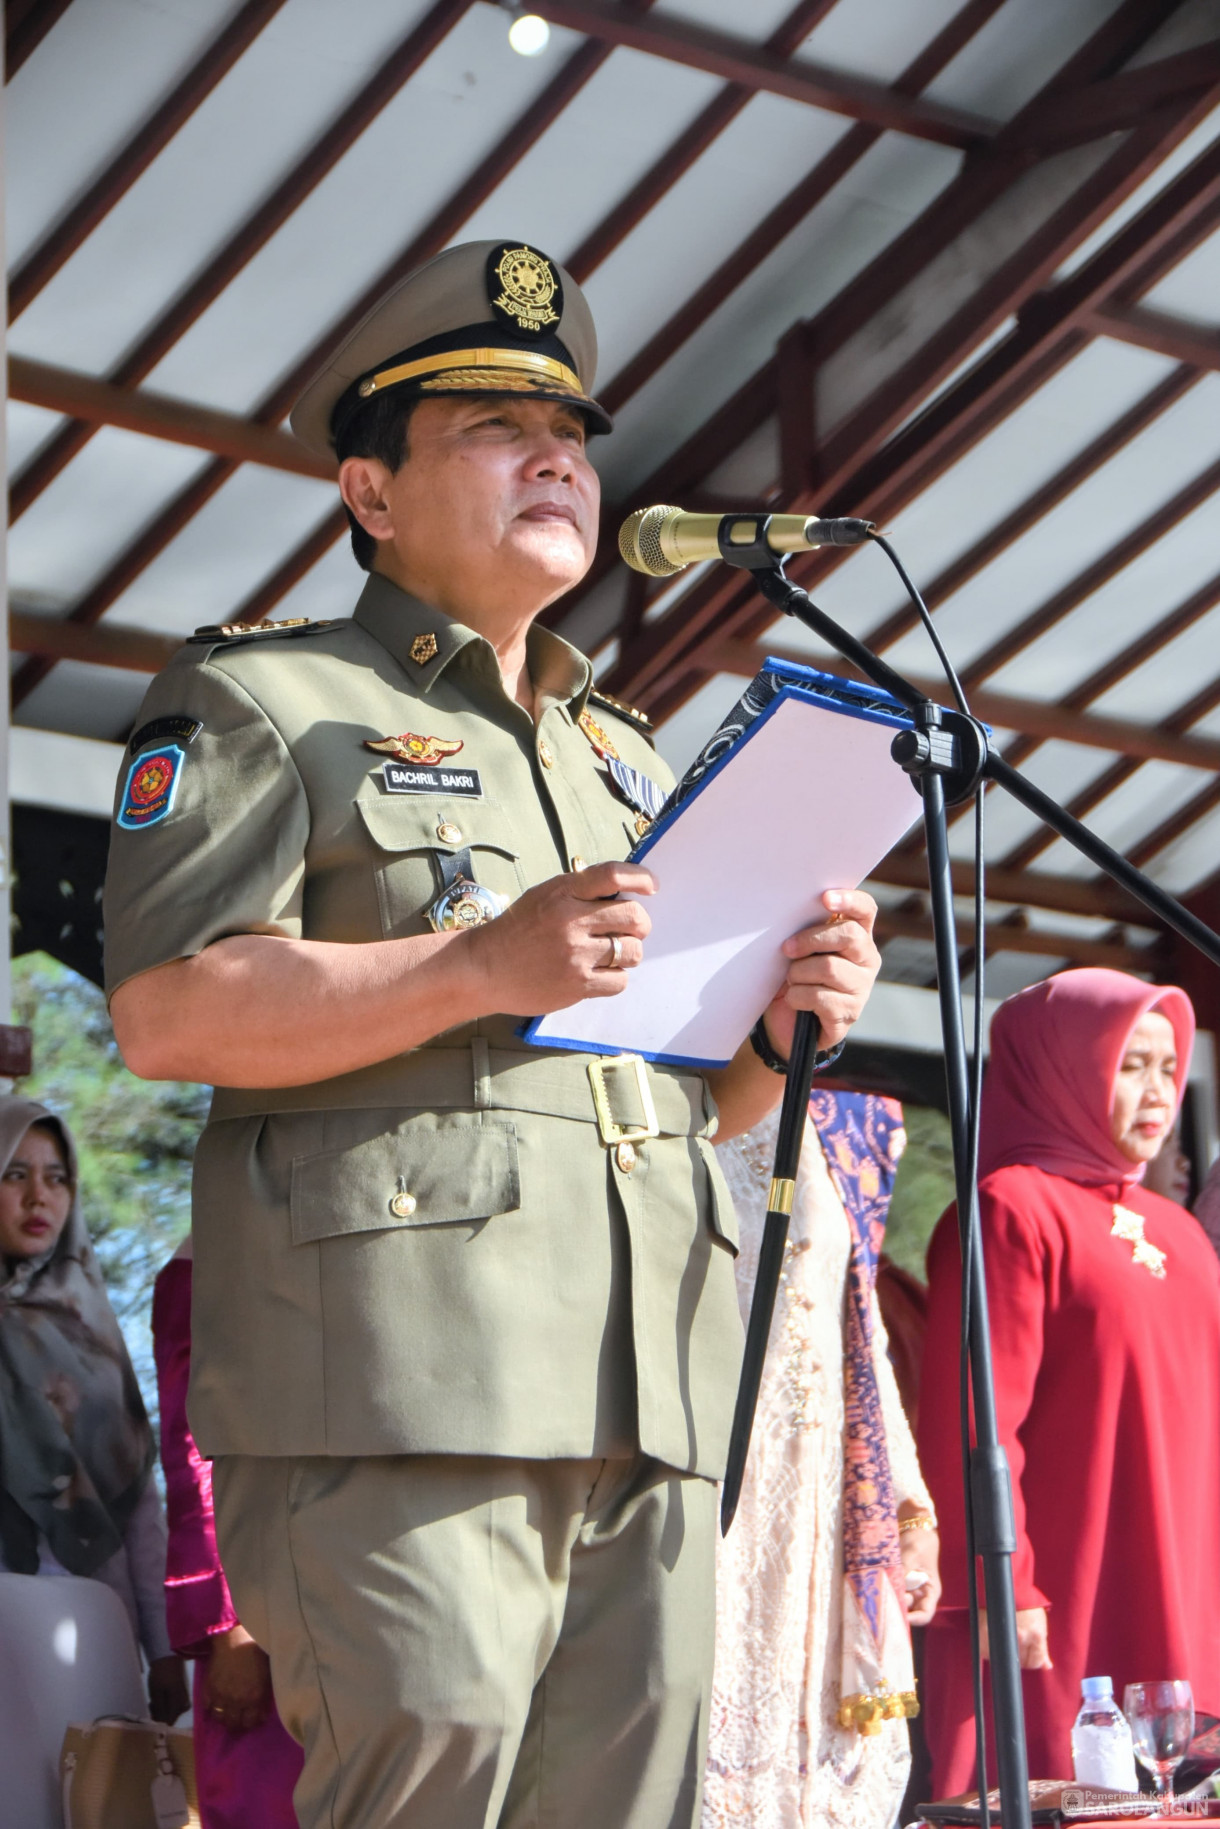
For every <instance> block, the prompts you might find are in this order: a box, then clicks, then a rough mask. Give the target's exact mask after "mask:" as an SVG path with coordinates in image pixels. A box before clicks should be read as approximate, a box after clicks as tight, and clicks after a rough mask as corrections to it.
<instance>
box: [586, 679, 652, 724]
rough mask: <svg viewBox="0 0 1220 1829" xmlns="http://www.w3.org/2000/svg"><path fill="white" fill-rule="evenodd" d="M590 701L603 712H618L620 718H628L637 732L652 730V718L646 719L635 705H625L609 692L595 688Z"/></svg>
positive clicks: (591, 691)
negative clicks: (613, 697)
mask: <svg viewBox="0 0 1220 1829" xmlns="http://www.w3.org/2000/svg"><path fill="white" fill-rule="evenodd" d="M589 700H590V703H591V704H594V705H600V706H601V707H602V709H603V711H616V712H617V713H618V715H619V717H620V718H626V720H627V722H628V723H629V724H634V725H635V727H636V729H637V730H643V731H651V730H652V719H651V718H649V717H646V716H645V715H644V713H643V712H642V711H637V710H636V709H635V706H634V705H624V704H623V703H622V702H621V701H620V700H619V699H612V698H611V697H610V694H609V693H608V692H598V690H597V689H596V687H593V688H592V689H591V690H590V692H589Z"/></svg>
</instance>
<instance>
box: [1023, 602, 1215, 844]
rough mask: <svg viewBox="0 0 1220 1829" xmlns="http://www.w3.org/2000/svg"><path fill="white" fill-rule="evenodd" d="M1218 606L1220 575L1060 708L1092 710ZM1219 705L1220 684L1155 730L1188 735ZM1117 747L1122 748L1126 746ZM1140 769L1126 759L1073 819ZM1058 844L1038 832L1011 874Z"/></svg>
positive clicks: (1091, 789)
mask: <svg viewBox="0 0 1220 1829" xmlns="http://www.w3.org/2000/svg"><path fill="white" fill-rule="evenodd" d="M1218 603H1220V574H1217V575H1216V576H1214V577H1212V578H1209V579H1208V581H1207V583H1206V584H1204V585H1201V586H1200V588H1199V589H1198V590H1197V591H1193V592H1192V593H1191V595H1190V596H1189V597H1188V598H1187V599H1186V601H1185V602H1184V603H1181V604H1179V605H1178V607H1177V608H1176V609H1174V610H1171V611H1170V613H1169V614H1168V615H1167V616H1163V617H1161V618H1160V620H1159V621H1157V622H1155V623H1153V624H1152V626H1151V627H1150V628H1148V629H1146V630H1145V631H1144V633H1143V635H1142V636H1140V637H1139V639H1138V640H1136V641H1134V642H1131V643H1130V644H1129V645H1128V646H1127V647H1126V648H1124V649H1122V650H1121V652H1120V653H1118V654H1116V655H1113V656H1112V657H1111V658H1110V659H1109V660H1108V661H1106V662H1104V663H1103V665H1102V666H1100V667H1098V668H1097V669H1096V670H1095V671H1094V672H1093V673H1091V674H1090V675H1089V677H1088V679H1086V680H1083V681H1082V682H1081V683H1080V685H1079V686H1075V687H1073V689H1072V691H1071V692H1069V693H1067V694H1066V695H1065V696H1064V698H1063V699H1062V700H1061V701H1060V703H1061V704H1062V706H1063V707H1064V708H1065V709H1066V710H1067V711H1069V712H1075V711H1081V710H1083V709H1084V707H1085V706H1086V705H1091V704H1092V703H1093V702H1094V700H1095V699H1099V698H1100V697H1101V696H1102V694H1103V693H1106V692H1109V691H1110V689H1111V688H1112V687H1113V686H1116V685H1118V683H1119V681H1120V680H1123V679H1126V678H1128V677H1129V676H1130V675H1131V674H1132V673H1134V672H1135V670H1136V668H1137V667H1141V666H1143V664H1144V662H1145V661H1147V660H1150V659H1151V658H1152V656H1153V655H1154V654H1156V653H1158V652H1159V650H1160V649H1161V648H1163V647H1164V646H1165V645H1166V644H1167V643H1168V642H1171V641H1176V639H1177V638H1178V636H1179V635H1182V634H1184V633H1185V631H1186V630H1187V629H1189V628H1191V627H1193V625H1194V624H1195V623H1196V622H1198V621H1199V620H1200V618H1201V617H1203V616H1206V615H1207V613H1208V611H1209V610H1212V609H1214V608H1215V607H1216V605H1217V604H1218ZM1217 702H1220V682H1213V683H1212V684H1210V685H1208V686H1205V687H1204V688H1203V691H1202V692H1199V693H1196V694H1195V695H1194V697H1193V698H1192V699H1190V700H1189V701H1188V703H1186V704H1185V705H1181V706H1179V707H1178V709H1177V710H1176V711H1175V712H1173V714H1172V715H1171V716H1170V717H1168V718H1165V719H1163V720H1162V722H1161V723H1160V725H1158V726H1157V727H1156V728H1157V729H1158V730H1161V731H1167V732H1170V733H1176V732H1179V731H1188V730H1189V729H1190V728H1191V726H1192V725H1193V724H1196V723H1197V722H1198V721H1199V719H1200V718H1203V717H1206V716H1207V714H1208V712H1209V711H1211V710H1212V709H1213V707H1214V705H1215V703H1217ZM1014 728H1015V727H1014ZM1037 747H1038V739H1037V738H1032V739H1030V738H1027V739H1026V740H1025V741H1023V742H1020V743H1017V744H1015V745H1013V746H1012V749H1011V750H1010V752H1009V755H1008V758H1007V759H1008V761H1009V762H1011V763H1012V765H1013V767H1014V768H1017V767H1019V766H1020V765H1021V763H1022V762H1024V761H1026V760H1027V758H1028V757H1029V756H1030V755H1032V753H1033V751H1034V750H1035V749H1036V748H1037ZM1116 747H1120V748H1121V747H1122V746H1121V745H1120V746H1116ZM1138 766H1139V763H1138V762H1137V761H1133V760H1131V758H1130V757H1129V756H1126V755H1124V756H1121V757H1120V758H1119V759H1118V760H1117V761H1115V762H1114V763H1112V764H1111V766H1110V767H1109V768H1108V769H1104V770H1103V771H1102V773H1101V774H1100V775H1099V776H1097V777H1096V778H1095V779H1094V780H1093V781H1091V782H1090V783H1089V785H1088V786H1087V787H1085V788H1084V789H1082V791H1081V792H1080V793H1079V794H1077V795H1076V796H1075V798H1074V799H1073V800H1071V801H1070V802H1069V804H1068V811H1069V813H1071V814H1072V816H1073V817H1074V818H1076V819H1083V818H1085V816H1086V815H1087V814H1088V813H1091V812H1092V810H1093V808H1094V807H1095V806H1098V805H1100V803H1101V802H1102V801H1103V800H1104V799H1105V798H1106V796H1107V795H1108V794H1112V793H1113V792H1114V789H1115V788H1116V787H1120V786H1121V785H1122V783H1123V782H1124V781H1125V780H1127V778H1128V776H1129V775H1131V774H1134V772H1135V769H1136V768H1137V767H1138ZM1053 843H1054V837H1053V834H1051V833H1049V832H1047V831H1046V830H1045V829H1044V828H1043V827H1041V826H1038V827H1036V828H1035V829H1034V831H1033V832H1032V833H1031V834H1030V836H1029V837H1028V838H1026V839H1024V840H1023V841H1022V843H1021V844H1019V845H1017V846H1016V847H1015V848H1014V849H1013V850H1012V851H1011V852H1010V853H1009V854H1008V856H1007V857H1006V858H1005V859H1004V863H1005V864H1006V865H1007V866H1009V867H1010V868H1012V869H1025V868H1026V867H1027V866H1028V865H1029V864H1031V863H1032V862H1033V861H1034V859H1035V858H1036V857H1038V856H1040V855H1041V853H1042V852H1043V851H1044V850H1046V849H1047V848H1048V847H1049V846H1050V845H1051V844H1053Z"/></svg>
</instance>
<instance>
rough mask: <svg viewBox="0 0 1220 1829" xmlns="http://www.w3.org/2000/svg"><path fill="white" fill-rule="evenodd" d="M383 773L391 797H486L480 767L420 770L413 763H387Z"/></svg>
mask: <svg viewBox="0 0 1220 1829" xmlns="http://www.w3.org/2000/svg"><path fill="white" fill-rule="evenodd" d="M381 773H382V778H383V779H384V781H385V785H386V792H387V793H388V794H466V795H468V796H469V797H470V798H471V799H472V800H482V798H483V784H482V782H481V781H480V780H479V771H478V769H477V768H419V767H416V766H415V765H414V764H413V763H410V762H383V763H382V765H381Z"/></svg>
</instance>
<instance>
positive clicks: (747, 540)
mask: <svg viewBox="0 0 1220 1829" xmlns="http://www.w3.org/2000/svg"><path fill="white" fill-rule="evenodd" d="M770 525H771V516H770V515H769V514H733V515H727V514H726V515H725V516H724V517H723V518H722V520H721V522H720V527H719V529H718V531H717V535H716V543H717V545H718V546H719V548H720V557H721V558H722V559H723V560H724V562H725V564H726V565H735V566H736V567H737V568H738V570H739V571H744V572H778V573H779V574H780V576H781V578H782V577H783V575H784V560H785V558H786V557H787V555H786V554H785V553H777V552H776V550H775V548H774V547H773V546H770V545H769V544H768V542H767V529H768V528H769V527H770Z"/></svg>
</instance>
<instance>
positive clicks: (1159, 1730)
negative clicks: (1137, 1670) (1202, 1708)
mask: <svg viewBox="0 0 1220 1829" xmlns="http://www.w3.org/2000/svg"><path fill="white" fill-rule="evenodd" d="M1123 1713H1124V1714H1125V1715H1126V1717H1127V1723H1128V1726H1129V1727H1130V1729H1131V1739H1132V1742H1133V1745H1134V1748H1135V1757H1136V1758H1137V1759H1138V1760H1139V1762H1140V1764H1141V1765H1142V1766H1143V1768H1144V1770H1145V1771H1146V1772H1151V1774H1152V1777H1153V1781H1154V1783H1155V1785H1156V1795H1157V1803H1158V1804H1159V1806H1160V1808H1159V1809H1158V1811H1157V1814H1158V1816H1167V1815H1168V1814H1169V1811H1170V1807H1171V1805H1172V1802H1173V1775H1174V1772H1175V1771H1176V1770H1177V1768H1178V1767H1179V1766H1180V1765H1181V1763H1182V1761H1183V1760H1184V1759H1185V1757H1186V1754H1187V1752H1188V1750H1189V1748H1190V1743H1191V1741H1192V1740H1193V1738H1194V1733H1195V1701H1194V1697H1193V1696H1192V1695H1191V1693H1190V1684H1189V1683H1187V1682H1184V1681H1179V1682H1164V1683H1128V1685H1127V1687H1126V1689H1125V1691H1124V1692H1123Z"/></svg>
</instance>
